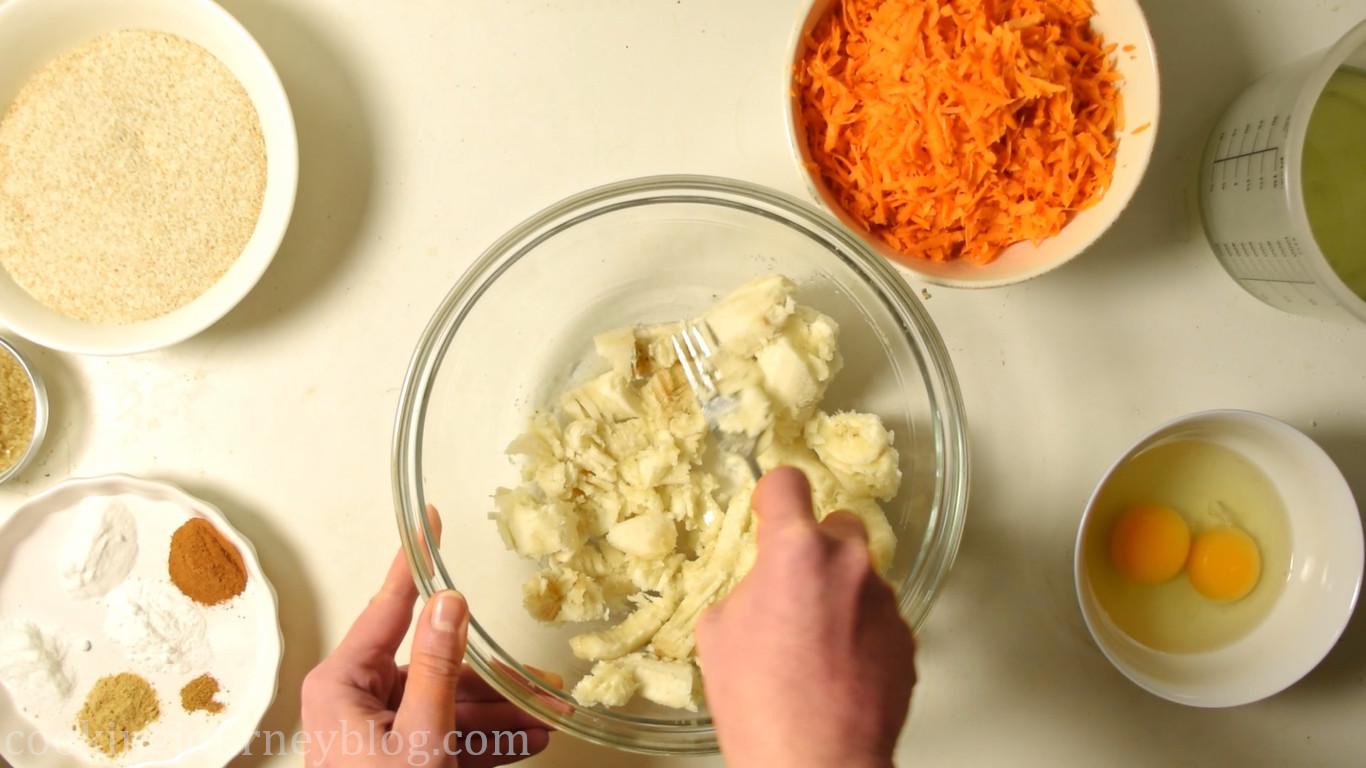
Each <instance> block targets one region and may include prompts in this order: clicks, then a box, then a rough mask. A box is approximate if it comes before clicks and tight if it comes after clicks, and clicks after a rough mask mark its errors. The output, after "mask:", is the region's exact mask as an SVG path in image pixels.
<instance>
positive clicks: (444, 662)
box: [394, 592, 470, 744]
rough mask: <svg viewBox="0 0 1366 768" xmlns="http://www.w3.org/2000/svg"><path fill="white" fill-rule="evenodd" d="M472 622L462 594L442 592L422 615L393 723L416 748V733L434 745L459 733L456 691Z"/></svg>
mask: <svg viewBox="0 0 1366 768" xmlns="http://www.w3.org/2000/svg"><path fill="white" fill-rule="evenodd" d="M469 623H470V610H469V605H468V604H467V603H466V602H465V597H464V595H461V594H460V593H459V592H438V593H437V594H435V595H432V598H431V599H430V600H428V601H427V605H426V607H425V608H424V609H423V610H422V617H421V618H420V619H419V620H418V625H417V634H416V635H415V636H414V637H413V655H412V660H411V661H410V662H409V664H408V684H407V687H406V688H405V689H404V692H403V702H402V703H401V704H400V705H399V707H398V714H397V716H396V717H395V718H394V731H395V732H396V733H398V734H399V735H400V736H402V737H404V740H405V742H406V743H409V744H414V743H417V742H416V740H415V739H413V738H411V737H412V736H413V735H415V734H418V733H425V737H424V738H426V739H427V740H428V741H429V742H431V741H432V740H435V739H441V738H444V737H445V735H446V734H448V733H450V732H451V731H454V730H455V728H456V724H455V688H456V684H457V683H458V682H459V680H460V670H461V667H462V662H463V661H464V659H465V638H466V633H467V632H468V629H469Z"/></svg>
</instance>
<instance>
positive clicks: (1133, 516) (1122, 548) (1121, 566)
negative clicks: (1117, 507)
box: [1110, 505, 1191, 584]
mask: <svg viewBox="0 0 1366 768" xmlns="http://www.w3.org/2000/svg"><path fill="white" fill-rule="evenodd" d="M1190 547H1191V532H1190V528H1189V527H1188V526H1187V525H1186V521H1185V519H1184V518H1182V517H1181V515H1180V514H1178V513H1177V512H1176V510H1174V509H1172V508H1171V507H1163V506H1158V505H1150V506H1138V507H1130V508H1129V509H1126V510H1125V511H1124V513H1123V514H1122V515H1120V516H1119V519H1118V520H1116V521H1115V524H1114V527H1113V528H1111V529H1110V562H1111V563H1113V564H1114V566H1115V570H1117V571H1119V573H1120V575H1121V576H1123V577H1124V578H1126V579H1129V580H1130V581H1136V582H1139V583H1140V584H1160V583H1162V582H1164V581H1166V580H1168V579H1170V578H1172V577H1174V576H1176V575H1177V574H1179V573H1181V569H1182V568H1184V567H1185V566H1186V557H1187V555H1188V554H1189V553H1190Z"/></svg>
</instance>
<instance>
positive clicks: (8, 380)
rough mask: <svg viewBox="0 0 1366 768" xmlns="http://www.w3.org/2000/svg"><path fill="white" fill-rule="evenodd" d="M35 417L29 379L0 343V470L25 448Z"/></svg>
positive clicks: (18, 456)
mask: <svg viewBox="0 0 1366 768" xmlns="http://www.w3.org/2000/svg"><path fill="white" fill-rule="evenodd" d="M36 419H37V414H36V411H35V410H34V402H33V382H31V381H29V378H28V374H27V373H26V372H25V371H24V367H23V366H22V365H20V364H19V361H18V360H17V359H16V358H15V357H14V355H11V354H10V353H9V350H7V349H5V348H4V347H0V472H4V471H6V470H8V469H9V468H10V467H13V466H14V465H15V464H18V463H19V459H20V458H22V457H23V455H24V453H25V452H26V451H28V447H29V444H30V443H32V442H33V428H34V426H35V423H34V422H35V420H36Z"/></svg>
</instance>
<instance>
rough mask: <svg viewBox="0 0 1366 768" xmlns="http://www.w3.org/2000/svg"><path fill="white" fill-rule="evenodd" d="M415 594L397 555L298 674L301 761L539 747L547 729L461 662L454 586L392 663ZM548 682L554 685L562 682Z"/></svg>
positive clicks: (512, 756) (472, 760) (378, 761)
mask: <svg viewBox="0 0 1366 768" xmlns="http://www.w3.org/2000/svg"><path fill="white" fill-rule="evenodd" d="M433 517H435V516H434V513H433ZM434 527H436V528H438V529H439V525H436V526H434ZM416 600H417V587H416V586H415V585H414V584H413V578H412V574H411V573H410V572H409V569H408V562H407V560H406V559H405V558H404V556H403V553H401V552H400V553H399V555H398V557H396V558H395V559H394V562H393V565H392V566H390V568H389V573H388V576H387V577H386V578H385V580H384V585H383V586H382V587H381V588H380V591H379V593H378V594H377V595H375V597H374V598H373V599H371V600H370V604H369V605H368V606H367V607H366V608H365V611H364V612H363V613H362V614H361V615H360V618H358V619H357V620H356V623H355V625H354V626H352V627H351V631H350V632H349V633H348V634H347V635H346V638H345V639H344V640H343V641H342V643H341V645H340V646H339V647H338V648H337V650H336V651H334V652H333V653H332V655H331V656H329V657H328V658H327V659H325V660H324V661H323V662H322V663H321V664H319V665H318V666H317V667H316V668H315V669H314V670H313V671H312V672H310V673H309V675H308V677H307V678H305V680H304V686H303V696H302V708H303V728H304V733H305V734H307V739H308V740H307V745H308V749H307V753H308V757H307V762H308V765H310V766H315V767H319V768H321V767H325V768H351V767H352V766H355V767H356V768H359V767H360V766H364V767H365V768H384V767H385V766H395V768H397V766H410V765H415V766H436V767H439V768H455V767H456V766H459V768H486V767H487V766H496V765H504V764H507V763H513V762H517V761H519V760H521V759H523V758H525V757H529V756H531V755H534V754H537V753H539V752H541V751H543V750H544V749H545V748H546V746H547V745H548V744H549V742H550V731H549V727H548V726H546V725H545V724H544V723H542V722H541V721H539V720H537V719H535V718H534V717H532V716H531V715H528V714H526V713H524V712H522V711H521V710H520V709H518V708H517V707H516V706H514V705H513V704H510V703H508V702H507V701H506V700H504V699H503V697H501V696H499V695H498V693H497V692H496V691H494V690H493V689H492V688H491V687H489V685H488V684H487V683H485V682H484V681H483V680H482V679H481V678H480V677H479V676H478V675H477V674H475V672H474V670H473V669H471V668H470V667H469V666H467V665H465V664H463V663H462V662H463V660H464V658H465V639H466V632H467V630H468V627H469V608H468V606H467V605H466V603H465V598H464V597H463V596H461V595H460V594H459V593H456V592H441V593H438V594H435V595H433V596H432V598H431V599H430V600H428V601H427V605H426V606H425V607H424V608H423V610H422V614H421V616H420V618H419V620H418V624H417V631H416V635H415V636H414V639H413V650H412V661H411V663H410V664H409V665H408V666H399V665H398V663H397V662H396V661H395V659H394V655H395V653H397V652H398V648H399V646H400V645H401V644H402V643H403V639H404V637H406V636H407V634H408V626H409V625H410V624H411V623H412V618H413V603H414V602H415V601H416ZM546 677H548V678H553V677H554V676H553V675H549V674H547V675H546ZM549 682H551V683H552V684H553V685H554V686H555V687H563V681H560V680H550V681H549ZM480 734H482V736H481V735H480ZM496 752H497V753H501V754H495V753H496Z"/></svg>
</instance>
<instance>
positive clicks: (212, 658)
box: [0, 475, 284, 768]
mask: <svg viewBox="0 0 1366 768" xmlns="http://www.w3.org/2000/svg"><path fill="white" fill-rule="evenodd" d="M283 650H284V638H283V636H282V634H281V630H280V623H279V605H278V601H277V598H276V593H275V590H274V588H273V587H272V586H271V584H270V582H269V581H268V580H267V578H266V574H265V572H264V570H263V569H262V567H261V563H260V560H259V558H258V556H257V554H256V551H255V549H254V547H253V546H252V544H251V542H250V541H249V540H248V539H247V538H246V537H245V536H244V535H242V534H241V533H240V532H238V531H237V529H236V528H235V527H234V526H233V525H232V523H231V521H230V520H229V519H228V518H227V516H226V515H225V514H224V513H223V511H222V510H219V509H218V508H217V507H215V506H213V505H211V504H209V503H207V502H204V501H202V500H200V499H197V498H194V497H192V496H190V495H189V494H187V493H186V492H185V491H183V490H181V489H179V488H177V487H175V486H173V485H169V484H167V483H162V482H155V481H148V480H141V479H137V478H132V477H127V476H123V475H113V476H108V477H101V478H89V479H85V478H82V479H73V480H68V481H66V482H64V483H62V484H60V485H58V486H56V487H54V488H52V489H50V490H48V491H46V492H44V493H42V494H39V495H37V496H34V497H33V498H31V499H28V500H27V501H25V502H24V503H23V504H22V505H20V506H19V508H18V509H16V510H14V512H13V514H11V515H9V516H7V517H6V518H5V519H4V520H3V521H0V734H14V738H12V739H9V740H5V739H3V738H0V763H6V762H7V763H8V764H10V765H13V766H14V767H15V768H70V767H71V766H81V767H84V766H92V767H93V766H108V765H115V764H117V765H124V766H151V765H156V766H165V767H166V768H172V767H173V766H187V767H190V768H213V766H225V765H231V764H235V763H236V761H237V760H238V759H239V758H240V756H241V755H242V754H243V750H244V749H246V748H250V747H253V746H255V747H257V748H258V749H259V748H260V745H256V744H253V740H254V739H256V738H257V737H258V736H260V735H261V721H262V718H263V717H264V716H265V715H266V712H267V711H268V710H269V709H270V707H271V706H272V702H273V701H274V699H275V694H276V689H277V685H278V678H279V672H280V664H281V659H282V657H283V656H282V654H283ZM104 691H112V693H113V694H114V695H115V696H116V697H118V698H124V697H131V696H136V697H137V698H138V699H139V700H140V702H141V704H142V705H143V707H142V708H141V709H140V711H142V712H147V713H149V717H147V718H144V719H140V720H137V721H135V722H130V721H129V720H128V716H129V713H128V711H127V709H128V708H124V707H120V708H119V710H120V711H118V712H109V711H108V709H107V707H106V706H103V705H104V702H106V701H107V699H105V697H103V696H101V695H99V694H101V693H102V692H104ZM87 728H92V729H93V732H92V731H91V730H87ZM108 735H113V736H116V737H119V738H120V740H118V741H114V742H112V743H111V742H110V741H108V740H107V739H106V736H108Z"/></svg>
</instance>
